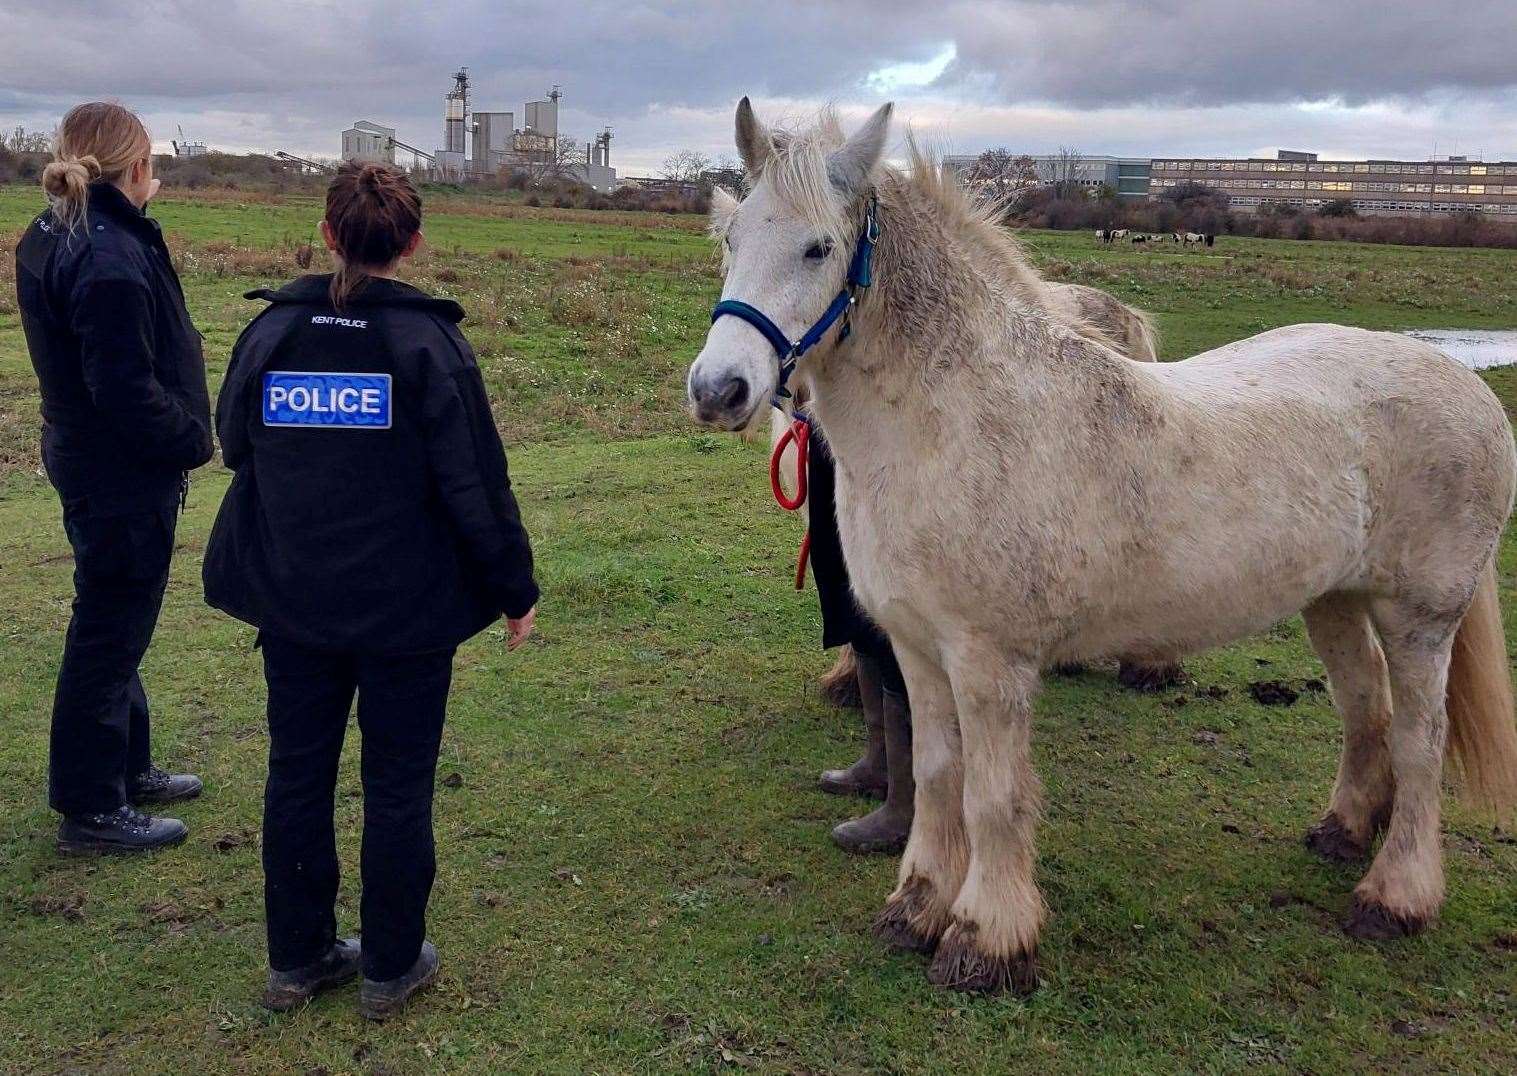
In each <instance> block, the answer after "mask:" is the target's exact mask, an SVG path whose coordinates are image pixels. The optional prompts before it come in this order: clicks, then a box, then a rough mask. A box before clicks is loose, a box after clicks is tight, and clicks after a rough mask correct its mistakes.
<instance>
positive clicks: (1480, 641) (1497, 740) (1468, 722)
mask: <svg viewBox="0 0 1517 1076" xmlns="http://www.w3.org/2000/svg"><path fill="white" fill-rule="evenodd" d="M1448 715H1449V738H1448V753H1449V756H1450V757H1451V758H1452V760H1453V761H1454V763H1455V765H1456V766H1457V767H1458V769H1459V772H1460V773H1461V775H1462V776H1463V779H1464V780H1463V787H1462V794H1463V795H1462V798H1463V799H1464V800H1465V801H1466V802H1467V803H1469V804H1470V805H1471V806H1473V807H1476V808H1478V809H1480V810H1484V811H1488V812H1490V813H1491V814H1493V815H1495V816H1496V817H1497V818H1498V819H1500V820H1502V821H1505V820H1506V819H1508V818H1510V817H1512V815H1513V813H1514V812H1517V717H1514V714H1513V707H1512V672H1511V666H1510V665H1508V663H1507V653H1506V633H1505V631H1504V630H1503V628H1502V624H1501V600H1500V597H1499V595H1498V593H1497V590H1496V564H1495V560H1494V558H1493V559H1492V561H1491V563H1490V564H1488V565H1487V566H1486V569H1485V572H1484V573H1483V574H1482V575H1481V577H1480V583H1479V585H1478V586H1477V587H1476V588H1475V600H1474V601H1473V602H1471V603H1470V608H1469V611H1468V612H1466V613H1465V614H1464V620H1463V621H1462V622H1461V623H1460V625H1459V630H1458V632H1456V633H1455V635H1454V653H1453V658H1452V660H1451V661H1450V663H1449V679H1448Z"/></svg>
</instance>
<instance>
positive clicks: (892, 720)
mask: <svg viewBox="0 0 1517 1076" xmlns="http://www.w3.org/2000/svg"><path fill="white" fill-rule="evenodd" d="M860 667H861V668H862V664H861V665H860ZM880 703H881V705H880V717H881V723H882V725H883V726H884V733H885V756H886V763H887V769H888V771H889V774H890V779H889V789H888V791H887V792H886V793H885V802H884V803H882V804H881V805H880V806H879V807H877V808H875V809H874V810H873V811H871V812H870V813H869V814H866V815H865V816H864V817H863V818H855V819H852V820H850V821H848V822H843V823H841V824H839V825H838V826H836V827H834V829H833V831H832V839H833V841H835V842H836V843H837V846H838V847H839V848H841V849H842V850H843V851H845V852H852V853H853V854H854V855H860V856H867V855H895V854H897V853H899V852H902V851H904V850H905V848H906V839H907V838H908V837H910V836H911V819H912V815H913V813H914V810H915V798H916V782H915V781H914V780H913V779H912V776H911V709H910V706H909V704H908V703H907V701H906V696H905V695H901V694H897V693H896V692H894V691H881V692H880Z"/></svg>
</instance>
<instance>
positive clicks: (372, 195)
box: [326, 161, 421, 310]
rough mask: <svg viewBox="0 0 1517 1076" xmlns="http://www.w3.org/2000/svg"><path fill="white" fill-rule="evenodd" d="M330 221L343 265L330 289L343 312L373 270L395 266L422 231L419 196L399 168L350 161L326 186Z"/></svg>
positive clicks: (337, 305) (328, 218) (334, 302)
mask: <svg viewBox="0 0 1517 1076" xmlns="http://www.w3.org/2000/svg"><path fill="white" fill-rule="evenodd" d="M326 221H327V226H328V227H330V228H331V229H332V236H333V238H334V239H335V240H336V243H337V255H338V257H339V258H340V259H341V263H340V264H339V265H338V267H337V272H336V273H334V274H333V276H332V288H331V296H332V305H333V306H334V307H336V308H337V309H339V310H340V309H342V307H343V306H345V305H346V304H347V302H348V300H349V299H351V298H352V297H353V296H354V295H355V294H356V293H357V292H358V291H359V289H361V288H362V287H363V286H364V285H365V284H366V283H368V280H369V276H370V275H371V272H372V271H373V270H376V269H380V270H382V269H388V268H389V267H390V266H392V265H394V264H395V262H396V260H397V259H398V258H399V257H400V255H401V252H402V251H404V250H405V249H406V245H407V244H408V243H410V242H411V238H412V236H414V235H415V234H416V233H417V232H419V231H421V195H419V194H417V193H416V188H415V186H413V185H412V183H411V180H410V178H409V177H408V176H407V175H406V174H405V173H404V172H402V171H400V170H399V169H397V168H392V167H390V166H389V165H384V164H358V163H356V162H353V161H349V162H348V163H347V164H344V165H343V166H342V167H340V168H339V169H338V170H337V175H336V176H334V177H333V178H332V182H331V183H329V184H327V212H326Z"/></svg>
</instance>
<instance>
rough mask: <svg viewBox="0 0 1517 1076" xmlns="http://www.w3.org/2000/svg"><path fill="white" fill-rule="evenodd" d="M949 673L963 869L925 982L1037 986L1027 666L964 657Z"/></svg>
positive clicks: (1033, 669) (982, 987)
mask: <svg viewBox="0 0 1517 1076" xmlns="http://www.w3.org/2000/svg"><path fill="white" fill-rule="evenodd" d="M949 673H950V677H951V679H952V683H953V693H954V700H955V702H956V704H957V707H958V714H959V729H960V732H961V734H962V736H963V757H964V823H965V828H966V830H967V832H968V835H969V849H970V855H969V869H968V871H967V873H966V874H965V876H964V884H963V887H962V888H960V890H959V895H958V898H957V899H956V900H955V901H954V904H953V909H952V917H953V918H952V922H951V924H950V925H949V928H948V930H947V931H946V932H945V933H944V935H943V937H942V940H941V941H940V942H939V943H938V949H937V955H936V957H935V958H934V960H933V962H932V967H931V969H930V970H929V971H928V978H929V979H930V980H931V981H932V982H933V983H935V984H937V985H939V986H948V987H952V988H954V989H956V990H968V991H976V992H993V991H1000V990H1007V989H1010V990H1013V991H1015V992H1016V993H1018V994H1029V993H1031V992H1032V991H1033V990H1034V989H1036V988H1037V985H1038V972H1037V950H1038V934H1039V932H1040V931H1041V929H1042V926H1043V918H1044V906H1043V898H1042V896H1041V894H1039V892H1038V888H1037V885H1036V884H1035V883H1034V881H1033V861H1034V858H1035V853H1034V837H1035V833H1034V830H1035V827H1036V826H1037V821H1038V814H1039V809H1040V803H1041V795H1040V785H1039V782H1038V778H1037V775H1036V774H1034V773H1033V770H1032V760H1031V758H1030V746H1031V723H1032V700H1033V696H1034V695H1035V693H1036V692H1037V688H1038V665H1037V662H1036V661H1026V662H1008V661H1007V660H1006V659H1005V657H1004V656H1003V655H1001V654H993V653H989V652H980V653H969V652H966V653H963V654H960V655H955V656H954V657H953V659H952V661H951V666H950V670H949Z"/></svg>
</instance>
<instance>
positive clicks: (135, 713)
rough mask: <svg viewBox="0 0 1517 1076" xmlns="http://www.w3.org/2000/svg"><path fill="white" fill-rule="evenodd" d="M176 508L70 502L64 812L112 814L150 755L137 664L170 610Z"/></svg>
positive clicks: (52, 778)
mask: <svg viewBox="0 0 1517 1076" xmlns="http://www.w3.org/2000/svg"><path fill="white" fill-rule="evenodd" d="M175 521H176V506H175V505H173V504H165V505H163V506H162V507H161V508H157V509H151V510H147V511H142V512H134V513H130V514H125V515H121V514H112V515H100V514H98V513H95V512H92V511H91V510H90V509H89V507H88V505H87V504H85V503H83V502H69V503H65V504H64V506H63V528H64V530H65V531H66V532H67V534H68V540H69V545H71V546H72V547H73V550H74V614H73V617H72V618H71V619H70V620H69V625H68V636H67V638H66V640H65V642H64V646H63V661H62V664H61V665H60V666H59V668H58V685H57V690H56V692H55V694H54V696H53V729H52V745H51V751H50V756H49V765H48V803H49V804H51V806H52V808H53V810H55V811H58V812H60V813H62V814H64V815H84V814H96V813H103V812H106V811H114V810H116V809H117V808H118V807H120V806H122V805H123V804H124V803H126V779H127V778H128V777H129V776H131V777H135V776H137V775H139V774H141V773H144V772H146V771H147V769H148V767H149V765H151V760H152V752H151V744H150V739H151V737H150V729H149V720H148V701H147V693H146V692H145V691H144V690H143V687H142V678H141V676H140V675H139V674H138V666H139V665H141V664H142V657H143V655H144V654H146V653H147V648H148V644H149V643H150V642H151V641H152V638H153V629H154V627H156V626H157V623H158V613H159V610H160V609H161V608H162V607H163V591H164V588H165V587H166V586H167V585H168V578H169V560H170V559H171V557H172V556H173V552H174V524H175Z"/></svg>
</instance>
